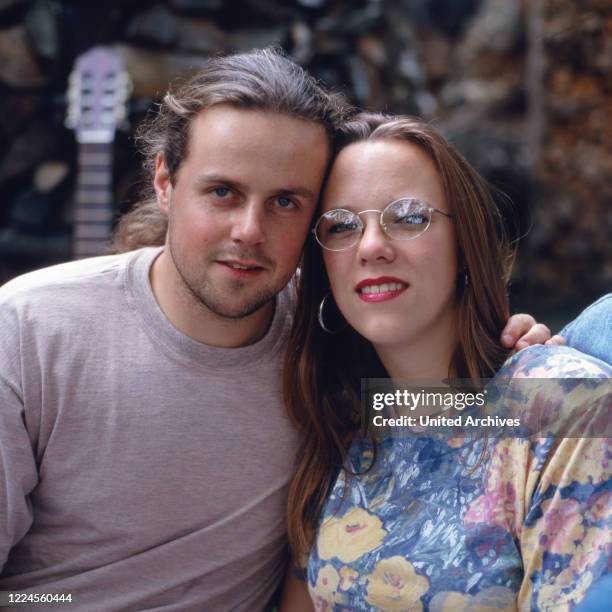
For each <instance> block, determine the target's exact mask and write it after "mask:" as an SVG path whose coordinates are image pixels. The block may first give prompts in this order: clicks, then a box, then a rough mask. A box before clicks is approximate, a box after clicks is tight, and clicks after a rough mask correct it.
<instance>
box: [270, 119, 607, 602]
mask: <svg viewBox="0 0 612 612" xmlns="http://www.w3.org/2000/svg"><path fill="white" fill-rule="evenodd" d="M340 149H341V150H340V152H339V153H338V155H337V158H336V160H335V163H334V165H333V168H332V170H331V173H330V176H329V180H328V183H327V186H326V190H325V194H324V199H323V208H322V213H323V214H322V216H321V217H320V218H319V220H318V221H317V224H316V227H315V236H316V239H317V241H318V242H319V244H320V246H321V247H322V249H319V248H318V247H317V245H315V244H314V243H313V244H309V245H308V246H307V248H306V252H305V256H304V264H303V268H302V273H301V277H300V287H299V300H300V301H299V304H300V308H299V309H298V314H297V316H296V320H295V324H294V329H293V336H292V343H291V346H293V347H298V349H297V350H293V351H291V352H289V353H288V358H287V366H286V371H285V376H286V378H285V394H286V398H287V404H288V407H289V411H290V415H291V416H292V419H293V420H294V422H295V423H296V424H297V425H298V427H300V429H301V430H302V431H303V432H304V434H305V443H304V444H303V446H302V448H301V452H300V454H299V460H298V465H297V470H296V475H295V477H294V480H293V483H292V486H291V489H290V494H289V507H288V522H289V537H290V542H291V546H292V549H293V552H294V556H295V558H296V560H297V561H298V563H300V562H303V565H304V567H305V569H306V579H307V583H304V582H302V583H300V582H299V580H298V579H297V578H291V579H290V580H289V581H288V587H287V589H286V592H285V597H284V600H283V607H282V608H281V609H284V610H288V611H289V610H290V611H292V612H295V611H297V610H300V609H304V610H309V609H312V604H311V603H310V602H309V600H308V596H307V591H306V588H307V587H308V590H309V591H310V595H311V597H312V602H313V603H314V606H315V608H316V609H321V610H324V609H330V610H331V609H334V610H336V609H337V610H345V609H346V610H378V609H380V610H421V609H426V610H427V609H428V610H449V611H452V612H455V611H457V610H474V609H479V610H483V609H502V610H505V609H507V610H513V609H515V607H516V606H517V605H518V606H519V607H520V608H521V609H546V610H548V609H551V610H553V609H554V610H564V609H570V608H571V607H572V606H573V605H574V604H575V603H576V602H577V601H579V600H580V599H582V597H583V596H584V593H585V591H586V590H587V589H588V586H589V584H590V583H591V582H592V581H593V580H594V579H596V578H597V577H598V576H599V575H600V574H601V573H603V572H604V570H605V566H606V564H607V555H608V552H609V546H610V536H609V528H608V529H607V528H606V520H609V506H610V502H609V495H610V494H609V492H606V491H607V489H606V486H607V485H609V483H610V467H609V461H610V451H609V447H608V446H607V445H606V444H605V440H601V439H593V438H592V437H591V438H587V437H584V436H583V437H582V438H569V437H566V438H562V439H561V438H558V439H556V440H553V439H552V438H542V439H539V440H534V441H531V442H530V441H529V440H526V439H518V438H508V437H505V438H501V439H487V436H481V437H480V438H478V439H477V440H475V441H474V440H472V441H469V440H466V439H459V440H458V439H457V438H448V437H447V438H444V437H440V436H437V437H436V436H432V437H427V436H425V437H423V436H421V437H417V436H403V437H400V438H399V439H393V438H383V439H382V440H381V441H380V442H379V443H378V444H376V443H374V441H373V440H370V439H369V437H368V436H364V435H362V430H363V426H364V425H367V423H363V422H362V420H363V419H362V417H361V416H360V411H359V408H358V407H359V397H360V379H361V378H368V377H370V378H372V377H385V376H390V377H391V378H393V379H428V380H430V381H432V380H433V381H439V384H440V385H443V384H444V382H443V381H444V380H445V379H448V378H469V379H472V380H473V381H474V383H475V384H478V383H479V381H480V380H481V379H484V378H487V377H491V376H493V375H494V374H495V373H496V372H497V371H498V370H499V368H500V367H501V366H502V364H503V363H504V360H505V359H506V358H507V356H508V355H507V353H506V352H504V351H503V350H502V349H501V348H500V347H499V345H498V343H497V337H498V335H499V331H500V329H501V327H502V326H503V322H504V321H505V320H506V319H507V311H508V305H507V294H506V285H507V279H508V276H509V271H510V266H511V262H512V255H513V254H512V250H511V248H510V246H509V243H508V241H507V239H506V238H505V236H504V231H503V223H502V221H501V219H500V214H499V212H498V210H497V208H496V205H495V203H494V201H493V199H492V197H491V195H490V193H489V191H488V190H487V188H486V186H485V184H484V182H483V181H482V180H481V179H480V177H479V176H478V175H477V174H476V173H475V172H474V170H473V169H472V168H471V167H470V166H469V165H468V164H467V163H466V162H465V160H464V159H463V158H462V157H461V156H460V155H459V154H458V153H457V152H456V151H455V150H454V149H453V148H452V147H450V145H448V143H446V142H445V141H444V139H442V138H441V137H440V136H439V135H438V134H436V133H435V132H434V131H433V130H432V129H431V128H429V127H428V126H427V125H425V124H424V123H422V122H421V121H419V120H415V119H410V118H388V117H384V116H381V115H368V114H364V115H360V116H358V117H356V118H355V119H354V120H352V121H351V122H350V123H348V124H347V126H346V128H345V130H344V136H343V141H342V143H341V145H340ZM330 293H331V295H330ZM332 302H335V304H336V305H337V308H338V309H339V311H340V313H341V316H337V315H336V314H334V308H333V304H332ZM343 319H344V320H345V321H343ZM347 323H348V325H347ZM342 325H344V326H345V327H344V328H342ZM501 374H502V375H503V376H505V377H510V378H511V377H522V376H539V377H543V378H564V377H568V376H572V377H574V378H579V377H602V378H606V377H610V376H611V375H612V370H610V368H609V367H607V366H606V364H603V363H601V362H598V361H597V360H596V359H592V360H591V359H590V358H587V357H586V356H581V355H580V354H579V353H575V352H573V351H571V350H570V349H565V348H556V347H535V348H532V349H528V350H527V351H524V352H523V353H520V354H519V355H517V356H515V357H513V358H512V359H511V360H510V361H509V362H507V363H506V365H505V366H504V367H503V368H502V370H501ZM296 381H297V384H296ZM547 389H548V391H549V393H550V394H551V395H553V396H554V398H553V399H554V402H553V405H554V407H555V409H559V410H561V409H563V408H564V405H563V402H564V398H565V397H566V391H564V389H563V384H562V381H556V382H555V381H553V382H551V384H550V385H549V386H548V387H547ZM549 399H551V398H549ZM604 400H605V398H603V399H600V400H598V401H599V402H603V401H604ZM551 402H552V399H551ZM530 407H531V404H530V401H526V402H525V409H526V410H529V409H530ZM587 408H588V410H586V408H585V411H586V412H585V414H586V417H585V418H587V421H589V422H591V421H592V420H593V419H595V418H597V417H598V416H599V412H598V410H599V408H600V404H598V403H597V402H594V403H593V405H590V406H588V407H587ZM591 417H592V418H591ZM589 419H590V420H589Z"/></svg>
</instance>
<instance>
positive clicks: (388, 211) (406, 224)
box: [312, 198, 453, 251]
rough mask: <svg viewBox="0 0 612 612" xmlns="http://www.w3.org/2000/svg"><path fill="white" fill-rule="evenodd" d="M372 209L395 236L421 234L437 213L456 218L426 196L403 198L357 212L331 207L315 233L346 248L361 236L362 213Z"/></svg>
mask: <svg viewBox="0 0 612 612" xmlns="http://www.w3.org/2000/svg"><path fill="white" fill-rule="evenodd" d="M369 212H372V213H378V214H379V215H380V218H379V221H380V226H381V228H382V230H383V231H384V232H385V234H387V236H389V237H390V238H393V239H394V240H414V239H415V238H418V237H419V236H422V235H423V234H424V233H425V232H426V231H427V228H428V227H429V226H430V225H431V218H432V217H433V214H434V213H440V214H441V215H444V216H445V217H448V218H449V219H452V218H453V215H451V214H449V213H445V212H442V211H441V210H438V209H437V208H433V207H431V206H430V205H429V204H428V203H427V202H424V201H423V200H418V199H416V198H400V199H399V200H394V201H393V202H391V203H390V204H389V205H387V206H386V208H385V209H384V210H383V211H380V210H362V211H361V212H358V213H355V212H352V211H350V210H346V209H345V208H335V209H334V210H329V211H327V212H326V213H324V214H322V215H321V216H320V217H319V220H318V221H317V223H316V225H315V226H314V229H313V230H312V233H313V234H314V236H315V238H316V239H317V242H318V243H319V244H320V245H321V246H322V247H323V248H324V249H327V250H328V251H346V250H347V249H350V248H352V247H354V246H355V245H356V244H357V243H358V242H359V240H360V239H361V235H362V234H363V230H364V229H365V224H364V222H363V221H362V220H361V217H360V215H363V214H364V213H369Z"/></svg>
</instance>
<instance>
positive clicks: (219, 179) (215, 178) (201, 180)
mask: <svg viewBox="0 0 612 612" xmlns="http://www.w3.org/2000/svg"><path fill="white" fill-rule="evenodd" d="M210 183H223V185H227V186H228V187H232V188H234V189H237V190H238V191H244V190H245V189H246V187H245V186H244V185H243V184H242V183H240V182H239V181H236V180H234V179H230V178H228V177H227V176H223V175H222V174H217V173H215V172H211V173H208V174H201V175H200V176H198V178H197V179H196V187H203V186H204V185H207V184H210Z"/></svg>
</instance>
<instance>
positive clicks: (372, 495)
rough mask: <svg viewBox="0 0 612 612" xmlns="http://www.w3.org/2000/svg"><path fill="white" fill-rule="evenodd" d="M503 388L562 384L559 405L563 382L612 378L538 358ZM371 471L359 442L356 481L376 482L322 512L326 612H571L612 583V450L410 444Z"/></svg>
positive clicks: (394, 441)
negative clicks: (600, 585) (611, 575)
mask: <svg viewBox="0 0 612 612" xmlns="http://www.w3.org/2000/svg"><path fill="white" fill-rule="evenodd" d="M498 376H505V377H514V376H519V377H521V376H522V377H525V376H535V377H539V378H551V379H555V380H554V381H552V382H553V386H554V385H557V388H558V393H557V394H556V395H557V397H556V398H555V401H557V402H558V403H560V404H562V403H563V401H564V398H565V397H566V396H567V393H566V391H564V389H563V384H562V382H563V381H562V380H561V379H563V378H579V377H580V378H610V377H612V368H610V367H609V366H608V365H607V364H605V363H603V362H600V361H599V360H597V359H594V358H590V357H587V356H585V355H582V354H580V353H578V352H576V351H573V350H571V349H567V348H564V347H532V348H530V349H527V350H525V351H523V352H521V353H519V354H517V355H515V356H514V357H513V358H511V359H510V360H509V361H508V362H507V363H506V364H505V365H504V367H503V368H502V370H501V371H500V373H499V374H498ZM527 404H528V402H527ZM524 408H525V410H526V411H528V410H529V408H530V407H529V405H526V406H525V407H524ZM599 408H601V405H600V406H599ZM604 408H605V409H609V408H610V406H609V405H607V406H604ZM599 418H601V416H600V417H599ZM483 451H484V452H483ZM372 460H373V453H372V447H371V443H370V442H368V441H367V440H365V439H361V438H360V439H358V440H356V441H355V442H354V443H353V444H352V446H351V448H350V451H349V456H348V462H349V464H350V469H351V470H352V471H354V472H356V473H359V472H363V471H364V468H367V467H368V466H370V469H369V470H368V471H367V472H365V473H362V474H358V475H347V471H345V470H343V471H341V473H340V474H339V476H338V479H337V481H336V483H335V486H334V487H333V490H332V491H331V494H330V496H329V498H328V500H327V503H326V506H325V508H324V511H323V514H322V517H321V522H320V525H319V529H318V532H317V537H316V541H315V545H314V546H313V549H312V551H311V554H310V557H309V560H308V566H307V580H308V587H309V590H310V593H311V597H312V599H313V602H314V604H315V607H316V609H317V610H338V611H340V610H411V611H412V610H414V611H417V610H430V611H433V612H463V611H465V612H467V611H473V612H476V611H479V612H482V611H485V610H517V609H518V610H547V611H548V610H550V611H554V612H562V611H565V610H568V611H569V610H572V609H573V608H574V607H575V605H576V604H577V603H578V602H579V601H581V600H582V599H583V597H584V595H585V593H586V592H587V591H588V588H589V587H590V585H591V584H592V583H593V582H594V581H595V580H597V578H598V577H600V576H601V575H603V574H604V573H606V572H607V571H609V567H608V566H609V564H610V552H611V547H612V538H611V535H610V534H611V527H612V472H611V470H612V448H611V443H610V439H609V438H597V437H564V438H558V439H554V438H550V437H549V438H543V437H541V438H537V439H533V438H532V439H526V438H510V437H505V438H500V439H489V440H488V441H485V440H483V439H478V440H476V441H474V440H471V441H466V440H465V439H464V438H448V437H444V436H437V437H436V436H431V437H409V436H405V437H401V438H385V439H384V440H382V441H381V442H379V445H378V449H377V455H376V460H375V461H374V463H373V465H371V463H372Z"/></svg>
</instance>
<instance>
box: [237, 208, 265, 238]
mask: <svg viewBox="0 0 612 612" xmlns="http://www.w3.org/2000/svg"><path fill="white" fill-rule="evenodd" d="M264 214H265V203H264V202H262V201H260V200H257V199H253V200H250V201H248V202H246V203H245V204H244V206H242V207H241V208H240V210H237V211H236V214H235V216H234V218H233V220H232V233H231V237H232V240H235V241H236V242H243V243H245V244H259V243H261V242H263V241H264V236H265V233H264Z"/></svg>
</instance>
